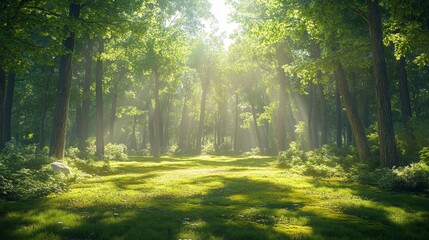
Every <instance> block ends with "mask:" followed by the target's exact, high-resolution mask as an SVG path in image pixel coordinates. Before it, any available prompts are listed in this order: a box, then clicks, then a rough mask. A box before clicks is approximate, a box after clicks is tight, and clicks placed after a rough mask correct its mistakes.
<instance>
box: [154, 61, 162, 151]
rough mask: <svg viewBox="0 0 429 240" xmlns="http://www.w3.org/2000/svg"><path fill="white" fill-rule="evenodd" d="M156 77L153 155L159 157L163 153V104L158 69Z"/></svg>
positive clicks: (155, 71)
mask: <svg viewBox="0 0 429 240" xmlns="http://www.w3.org/2000/svg"><path fill="white" fill-rule="evenodd" d="M154 77H155V88H154V95H155V110H154V118H153V129H154V131H153V132H154V135H153V148H152V155H153V157H154V158H159V157H160V155H161V109H160V108H161V106H160V101H159V73H158V70H157V69H155V70H154Z"/></svg>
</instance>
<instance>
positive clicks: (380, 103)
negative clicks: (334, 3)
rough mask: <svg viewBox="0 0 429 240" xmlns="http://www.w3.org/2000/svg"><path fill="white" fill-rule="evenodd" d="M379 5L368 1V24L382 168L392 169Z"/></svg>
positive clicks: (391, 133) (393, 150) (392, 145)
mask: <svg viewBox="0 0 429 240" xmlns="http://www.w3.org/2000/svg"><path fill="white" fill-rule="evenodd" d="M379 3H380V1H379V0H367V5H368V20H369V21H368V24H369V32H370V37H371V52H372V60H373V65H374V77H375V96H376V103H377V115H378V137H379V140H380V166H381V167H389V168H391V167H393V166H395V165H396V144H395V133H394V129H393V120H392V113H391V103H390V94H389V82H388V79H387V71H386V61H385V54H384V46H383V36H382V34H383V30H382V25H381V9H380V5H379Z"/></svg>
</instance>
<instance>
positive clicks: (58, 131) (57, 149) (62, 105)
mask: <svg viewBox="0 0 429 240" xmlns="http://www.w3.org/2000/svg"><path fill="white" fill-rule="evenodd" d="M80 9H81V6H80V5H79V4H77V3H75V2H72V3H70V7H69V17H70V18H71V19H78V18H79V14H80ZM65 32H66V33H67V34H68V37H67V38H66V39H65V40H64V42H63V44H64V47H65V49H66V50H67V51H68V52H67V53H66V54H65V55H62V56H61V62H60V66H59V79H58V84H57V102H56V106H55V114H54V120H53V130H52V140H51V148H50V152H49V154H50V155H51V156H55V157H56V158H58V159H62V158H64V148H65V144H66V127H67V114H68V108H69V101H70V89H71V82H72V76H71V74H72V57H73V50H74V46H75V33H74V32H73V31H70V27H66V28H65Z"/></svg>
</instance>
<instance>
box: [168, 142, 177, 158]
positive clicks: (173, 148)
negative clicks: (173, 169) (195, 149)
mask: <svg viewBox="0 0 429 240" xmlns="http://www.w3.org/2000/svg"><path fill="white" fill-rule="evenodd" d="M178 150H179V146H177V144H173V145H171V146H170V147H169V148H168V151H167V155H168V156H174V155H176V153H177V151H178Z"/></svg>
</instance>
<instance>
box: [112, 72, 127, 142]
mask: <svg viewBox="0 0 429 240" xmlns="http://www.w3.org/2000/svg"><path fill="white" fill-rule="evenodd" d="M124 76H125V71H124V70H122V71H121V72H120V73H119V76H118V79H117V80H116V82H115V84H114V85H113V90H112V107H111V110H110V121H109V142H111V143H113V138H114V136H115V121H116V105H117V102H118V85H119V83H120V82H122V79H123V78H124Z"/></svg>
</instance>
